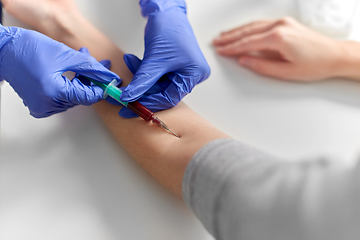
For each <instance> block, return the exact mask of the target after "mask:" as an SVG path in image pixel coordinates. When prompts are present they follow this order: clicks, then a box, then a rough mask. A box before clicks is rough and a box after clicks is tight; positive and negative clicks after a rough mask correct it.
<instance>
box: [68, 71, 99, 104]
mask: <svg viewBox="0 0 360 240" xmlns="http://www.w3.org/2000/svg"><path fill="white" fill-rule="evenodd" d="M69 89H70V92H69V93H68V98H69V101H70V102H72V103H73V104H76V105H78V104H81V105H85V106H90V105H92V104H94V103H96V102H98V101H100V100H102V99H103V93H104V91H103V90H102V89H101V88H100V87H98V86H87V85H84V84H83V83H82V82H81V81H80V80H79V79H77V78H74V79H73V80H72V81H71V82H70V83H69Z"/></svg>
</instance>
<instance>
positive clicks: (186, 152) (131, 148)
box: [44, 16, 228, 197]
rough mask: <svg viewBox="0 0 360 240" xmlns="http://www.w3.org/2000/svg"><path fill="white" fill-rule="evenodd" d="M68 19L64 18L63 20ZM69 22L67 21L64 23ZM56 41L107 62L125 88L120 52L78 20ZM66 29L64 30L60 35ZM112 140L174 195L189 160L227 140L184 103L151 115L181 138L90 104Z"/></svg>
mask: <svg viewBox="0 0 360 240" xmlns="http://www.w3.org/2000/svg"><path fill="white" fill-rule="evenodd" d="M67 19H69V18H67ZM69 23H70V22H69ZM58 25H61V29H63V31H62V32H63V34H62V35H61V36H51V32H54V31H51V32H50V31H49V32H47V31H46V30H44V33H45V34H47V33H48V34H49V36H50V37H54V38H55V39H56V40H59V41H62V42H64V43H65V44H67V45H68V46H70V47H72V48H74V49H79V48H80V47H87V48H88V49H89V50H90V53H91V54H92V55H93V56H94V57H95V58H96V59H98V60H102V59H110V60H111V63H112V68H111V70H112V71H114V72H115V73H117V74H118V75H119V76H120V77H121V79H122V80H123V86H125V85H127V84H128V83H130V81H131V79H132V76H133V75H132V73H131V72H130V71H129V70H128V68H127V66H126V65H125V63H124V61H123V55H124V53H123V52H122V51H121V50H120V49H119V48H117V47H116V46H115V45H114V44H113V43H112V42H111V41H110V40H109V39H108V38H107V37H105V36H104V35H103V34H102V33H101V32H100V31H98V30H97V29H96V28H95V27H93V26H92V25H91V24H90V23H89V22H88V21H87V20H86V19H84V18H82V17H81V16H74V18H73V19H72V21H71V24H67V22H60V23H58ZM64 29H65V30H64ZM93 106H94V108H95V110H96V111H97V113H98V114H99V116H100V117H101V119H102V120H103V122H104V123H105V125H106V126H107V128H108V129H109V130H110V132H111V133H112V134H113V135H114V137H115V138H116V140H117V141H118V142H119V143H120V144H121V145H122V146H123V148H124V149H125V150H126V151H127V152H128V153H129V154H130V156H131V157H132V158H133V159H134V160H135V161H136V162H138V163H139V164H140V165H141V166H142V167H143V168H144V169H145V170H146V171H147V172H149V173H150V174H151V175H152V176H153V177H154V178H155V179H157V180H158V181H159V182H160V183H161V184H163V185H164V186H165V187H166V188H168V189H169V190H170V191H172V192H174V193H175V194H176V195H178V196H180V197H181V195H182V186H181V184H182V178H183V175H184V172H185V168H186V166H187V164H188V162H189V161H190V160H191V158H192V156H193V155H194V154H195V153H196V152H197V151H198V150H199V149H200V148H201V147H203V146H204V145H205V144H207V143H208V142H210V141H212V140H215V139H218V138H228V136H227V135H226V134H224V133H222V132H221V131H219V130H218V129H216V128H215V127H214V126H213V125H211V124H210V123H209V122H207V121H206V120H205V119H203V118H202V117H200V116H199V115H198V114H196V113H195V112H194V111H192V110H191V109H190V108H189V107H188V106H186V105H185V104H184V103H180V104H179V105H178V106H176V107H174V108H172V109H169V110H165V111H161V112H158V113H156V116H158V117H159V118H160V119H161V120H163V121H164V122H165V123H166V124H167V125H168V126H169V128H170V129H171V130H173V131H174V132H176V133H177V134H178V135H179V136H180V138H176V137H175V136H173V135H171V134H169V133H168V132H167V131H165V130H164V129H162V128H159V127H158V126H156V125H154V124H151V123H147V122H145V121H144V120H142V119H140V118H132V119H125V118H122V117H120V116H119V115H118V112H119V110H120V109H121V106H116V105H111V104H109V103H107V102H106V101H101V102H99V103H97V104H94V105H93Z"/></svg>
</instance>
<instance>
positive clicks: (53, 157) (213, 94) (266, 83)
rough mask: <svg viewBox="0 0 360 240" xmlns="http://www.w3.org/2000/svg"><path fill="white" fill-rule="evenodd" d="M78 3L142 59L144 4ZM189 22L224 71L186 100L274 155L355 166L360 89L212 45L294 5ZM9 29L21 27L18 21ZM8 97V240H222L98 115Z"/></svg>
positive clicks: (193, 4)
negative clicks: (248, 66)
mask: <svg viewBox="0 0 360 240" xmlns="http://www.w3.org/2000/svg"><path fill="white" fill-rule="evenodd" d="M77 2H78V4H79V6H80V9H81V11H82V12H83V13H84V14H85V16H86V17H88V18H89V19H90V20H91V21H92V22H93V23H94V24H95V25H96V26H97V27H99V28H100V29H101V30H102V31H103V32H104V33H105V34H106V35H107V36H109V37H110V38H111V39H112V40H113V41H115V42H116V44H117V45H118V46H120V47H121V48H122V49H124V50H125V51H126V52H130V53H134V54H136V55H138V56H140V57H141V56H142V52H143V28H144V25H145V20H144V19H143V18H142V17H141V16H140V10H139V7H138V3H137V1H136V0H133V1H121V0H101V1H100V0H91V1H90V0H81V1H80V0H78V1H77ZM188 15H189V19H190V22H191V23H192V26H193V29H194V31H195V34H196V36H197V38H198V41H199V44H200V46H201V48H202V50H203V52H204V54H205V56H206V58H207V60H208V62H209V64H210V66H211V68H212V75H211V77H210V78H209V80H207V81H206V82H204V83H202V84H201V85H199V86H198V87H196V89H195V90H194V91H193V93H192V94H190V95H189V96H187V97H186V99H185V102H186V103H187V104H188V105H190V106H191V107H192V108H193V109H195V110H196V111H197V112H198V113H200V114H201V115H202V116H204V117H205V118H206V119H208V120H209V121H210V122H212V123H213V124H214V125H216V126H217V127H218V128H220V129H221V130H223V131H225V132H226V133H228V134H230V135H231V136H233V137H235V138H236V139H238V140H241V141H244V142H246V143H248V144H251V145H253V146H256V147H258V148H260V149H262V150H264V151H267V152H269V153H271V154H273V155H276V156H279V157H282V158H286V159H289V160H296V159H301V158H308V157H316V156H328V157H332V158H336V159H337V161H339V162H347V163H351V162H352V160H353V159H354V158H355V156H356V155H357V154H358V153H359V146H360V137H359V136H360V124H359V123H360V83H357V82H352V81H344V80H331V81H327V82H321V83H313V84H299V83H287V82H282V81H279V80H276V79H270V78H266V77H262V76H259V75H256V74H254V73H251V72H250V71H248V70H245V69H243V68H241V67H239V66H237V64H236V62H235V61H234V60H233V59H227V58H223V57H220V56H218V55H217V54H215V52H214V49H213V48H212V46H211V41H212V39H213V38H214V37H215V36H216V35H217V34H218V33H219V32H220V31H222V30H226V29H231V28H232V27H235V26H237V25H240V24H243V23H246V22H249V21H252V20H255V19H261V18H277V17H281V16H285V15H291V16H295V17H296V16H297V11H296V8H295V3H294V1H288V0H256V1H254V0H222V1H216V0H214V1H206V0H188ZM5 24H7V25H13V24H19V23H18V22H16V21H15V20H14V19H13V18H11V17H10V16H6V17H5ZM22 26H23V25H22ZM357 36H358V35H357V34H356V33H355V34H353V35H352V38H355V39H357ZM1 90H2V101H1V108H2V113H1V144H2V148H1V155H0V239H3V240H24V239H26V240H48V239H51V240H58V239H67V240H75V239H76V240H78V239H87V240H98V239H101V240H115V239H136V240H141V239H156V240H158V239H174V240H176V239H179V240H180V239H181V240H183V239H194V240H195V239H196V240H205V239H212V237H211V236H210V235H209V234H208V233H207V232H206V231H205V230H204V228H203V227H202V225H201V223H200V222H199V221H198V220H197V219H196V218H195V217H194V215H193V214H192V213H191V212H190V211H189V210H188V209H187V208H186V206H185V204H184V203H183V202H182V201H181V200H179V199H177V198H176V197H175V196H173V195H172V194H171V193H169V192H168V191H167V190H166V189H164V188H163V187H162V186H161V185H160V184H158V183H157V182H156V181H155V180H153V179H152V178H151V177H150V176H149V175H148V174H147V173H146V172H145V171H144V170H143V169H142V168H141V167H139V166H138V165H137V164H136V163H135V162H134V161H133V160H132V159H131V158H130V157H129V156H128V155H127V154H126V153H125V151H124V150H123V149H122V147H121V146H119V145H118V144H117V143H116V142H115V140H114V138H113V137H112V136H111V135H110V133H109V132H108V131H107V129H106V128H105V127H104V126H103V124H102V122H101V121H100V119H99V118H98V116H97V115H96V113H95V112H94V110H93V109H92V108H91V107H76V108H74V109H71V110H69V111H67V112H65V113H62V114H58V115H55V116H52V117H50V118H47V119H34V118H32V117H31V116H30V115H29V113H28V110H27V108H25V107H24V106H23V104H22V101H21V99H20V98H19V97H18V96H17V95H16V93H15V92H14V91H13V90H12V89H11V87H10V86H9V85H8V84H5V85H3V87H2V89H1Z"/></svg>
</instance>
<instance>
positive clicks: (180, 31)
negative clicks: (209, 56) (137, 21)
mask: <svg viewBox="0 0 360 240" xmlns="http://www.w3.org/2000/svg"><path fill="white" fill-rule="evenodd" d="M140 5H141V9H142V14H143V16H144V17H148V22H147V25H146V28H145V53H144V57H143V60H142V61H140V60H139V59H138V58H136V57H135V56H133V55H125V57H124V60H125V62H126V64H127V65H128V67H129V69H130V70H133V72H134V70H135V71H136V73H135V76H134V78H133V80H132V82H131V83H130V84H129V85H128V86H127V87H126V88H124V89H123V90H124V91H123V94H122V96H121V100H122V101H124V102H132V101H135V100H138V99H139V98H140V99H139V100H138V101H139V102H141V103H142V104H143V105H145V106H146V107H147V108H149V109H150V110H152V111H154V112H156V111H159V110H163V109H168V108H171V107H173V106H175V105H177V104H178V103H179V102H180V101H181V99H182V98H183V97H185V96H186V95H187V94H188V93H190V92H191V90H192V89H193V88H194V87H195V85H196V84H198V83H200V82H202V81H204V80H205V79H206V78H208V77H209V75H210V68H209V66H208V64H207V62H206V60H205V57H204V56H203V54H202V53H201V50H200V47H199V45H198V43H197V41H196V38H195V36H194V33H193V31H192V29H191V26H190V24H189V21H188V19H187V17H186V5H185V2H184V1H182V0H141V1H140ZM163 76H164V77H163ZM160 78H161V79H160ZM159 79H160V80H159ZM120 116H123V117H133V116H135V115H134V114H133V113H132V112H131V111H130V110H129V109H126V108H123V109H122V110H121V111H120Z"/></svg>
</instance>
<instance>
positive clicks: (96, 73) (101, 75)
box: [67, 47, 121, 84]
mask: <svg viewBox="0 0 360 240" xmlns="http://www.w3.org/2000/svg"><path fill="white" fill-rule="evenodd" d="M79 53H80V54H83V55H84V57H86V59H88V61H87V62H85V63H84V62H81V63H80V64H78V65H77V63H76V62H73V64H72V65H71V66H67V68H68V70H67V71H73V72H76V73H78V74H80V75H83V76H86V77H89V78H91V79H94V80H96V81H98V82H101V83H110V82H111V81H112V80H113V79H116V80H118V82H117V84H120V83H121V79H120V78H119V76H118V75H116V74H115V73H113V72H111V71H109V70H108V69H110V67H111V65H110V66H109V68H107V67H106V66H104V64H102V63H99V62H97V61H96V59H95V58H93V57H92V56H91V55H90V52H89V50H88V49H87V48H85V47H82V48H81V49H80V50H79ZM79 61H81V58H79ZM83 61H84V60H83ZM103 61H104V60H103ZM107 61H109V60H107ZM106 63H108V62H106ZM86 64H88V66H86ZM82 66H84V69H82ZM86 67H90V68H92V71H90V72H89V70H88V69H87V68H86ZM74 69H76V70H74Z"/></svg>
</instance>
